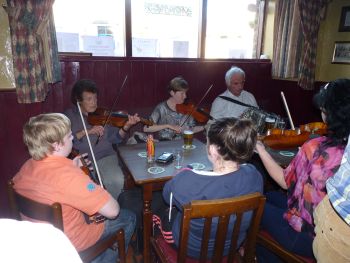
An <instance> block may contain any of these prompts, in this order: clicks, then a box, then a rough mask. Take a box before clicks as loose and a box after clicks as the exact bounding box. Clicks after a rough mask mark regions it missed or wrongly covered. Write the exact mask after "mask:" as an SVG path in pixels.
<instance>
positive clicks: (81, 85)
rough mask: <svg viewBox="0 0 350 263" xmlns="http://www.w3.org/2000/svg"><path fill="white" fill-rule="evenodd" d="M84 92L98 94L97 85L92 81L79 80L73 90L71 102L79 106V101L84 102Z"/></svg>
mask: <svg viewBox="0 0 350 263" xmlns="http://www.w3.org/2000/svg"><path fill="white" fill-rule="evenodd" d="M84 91H85V92H91V93H94V94H98V89H97V86H96V83H95V82H93V81H92V80H89V79H81V80H78V81H77V82H76V83H75V84H74V86H73V89H72V93H71V101H72V103H73V104H74V105H76V104H77V100H78V101H82V100H83V92H84Z"/></svg>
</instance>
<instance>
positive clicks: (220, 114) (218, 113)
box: [210, 90, 258, 119]
mask: <svg viewBox="0 0 350 263" xmlns="http://www.w3.org/2000/svg"><path fill="white" fill-rule="evenodd" d="M220 96H225V97H229V98H232V99H234V100H238V101H240V102H243V103H245V104H249V105H252V106H255V107H258V104H257V103H256V100H255V98H254V96H253V94H251V93H250V92H248V91H245V90H243V91H242V92H241V94H240V95H239V96H235V95H233V94H232V93H231V92H230V91H229V90H226V91H225V92H224V93H222V94H220ZM246 109H247V107H245V106H242V105H238V104H236V103H233V102H231V101H228V100H225V99H222V98H220V97H217V98H216V99H215V100H214V102H213V104H212V106H211V111H210V115H211V116H212V117H213V118H214V119H220V118H225V117H235V118H238V117H239V116H241V114H242V113H243V112H244V111H245V110H246Z"/></svg>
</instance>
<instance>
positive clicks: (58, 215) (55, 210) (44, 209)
mask: <svg viewBox="0 0 350 263" xmlns="http://www.w3.org/2000/svg"><path fill="white" fill-rule="evenodd" d="M13 186H14V182H13V181H12V180H9V181H8V184H7V192H8V197H9V202H10V210H11V213H12V217H13V218H14V219H17V220H22V215H24V216H26V217H29V218H31V219H34V220H39V221H46V222H49V223H51V224H52V225H54V226H55V227H57V228H59V229H61V230H62V231H63V217H62V206H61V204H60V203H54V204H52V205H46V204H42V203H39V202H36V201H34V200H32V199H30V198H27V197H25V196H23V195H21V194H19V193H17V192H16V190H15V189H14V187H13ZM115 244H117V245H115ZM108 248H112V249H114V250H115V249H118V255H119V260H117V262H120V263H124V262H126V252H125V237H124V230H123V229H118V230H117V231H116V233H114V234H113V235H110V236H108V237H106V238H105V239H103V240H99V241H98V242H97V243H96V244H94V245H93V246H91V247H89V248H87V249H85V250H84V251H81V252H79V256H80V258H81V259H82V261H83V262H90V261H92V260H93V259H94V258H95V257H97V256H98V255H99V254H101V253H102V252H104V251H105V250H106V249H108Z"/></svg>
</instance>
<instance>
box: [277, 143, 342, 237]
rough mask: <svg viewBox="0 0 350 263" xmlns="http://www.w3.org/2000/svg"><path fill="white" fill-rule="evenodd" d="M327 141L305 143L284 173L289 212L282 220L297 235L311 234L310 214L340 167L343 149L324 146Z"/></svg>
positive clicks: (311, 221)
mask: <svg viewBox="0 0 350 263" xmlns="http://www.w3.org/2000/svg"><path fill="white" fill-rule="evenodd" d="M325 140H326V137H318V138H315V139H312V140H310V141H308V142H306V143H305V144H304V145H303V146H302V147H301V149H300V150H299V152H298V154H297V155H296V157H295V158H294V159H293V161H292V162H291V163H290V165H289V166H288V167H287V168H286V169H285V170H284V178H285V180H286V183H287V187H288V191H287V195H288V209H287V211H286V212H285V213H284V218H285V219H286V220H287V221H288V222H289V224H290V226H291V227H293V229H295V230H296V231H298V232H302V231H303V232H310V233H312V234H313V229H314V224H313V211H314V208H315V207H316V206H317V205H318V203H319V202H321V201H322V199H323V197H324V196H325V195H326V194H327V192H326V181H327V179H328V178H329V177H332V176H333V175H334V174H335V172H336V171H337V170H338V168H339V166H340V161H341V158H342V156H343V153H344V147H339V146H336V147H335V146H332V147H327V146H323V145H322V143H323V142H324V141H325Z"/></svg>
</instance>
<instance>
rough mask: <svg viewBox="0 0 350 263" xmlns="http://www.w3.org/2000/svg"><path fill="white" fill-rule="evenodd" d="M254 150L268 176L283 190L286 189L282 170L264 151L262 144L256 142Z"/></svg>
mask: <svg viewBox="0 0 350 263" xmlns="http://www.w3.org/2000/svg"><path fill="white" fill-rule="evenodd" d="M256 150H257V151H258V154H259V156H260V159H261V161H262V162H263V164H264V166H265V168H266V170H267V172H268V173H269V174H270V176H271V177H272V178H273V179H274V180H275V181H276V183H278V184H279V186H281V187H282V188H283V189H287V184H286V180H285V179H284V176H283V169H282V167H281V166H279V165H278V164H277V163H276V161H275V160H274V159H273V158H272V157H271V155H270V154H269V153H268V152H267V151H266V149H265V146H264V145H263V143H262V142H260V141H258V142H257V144H256Z"/></svg>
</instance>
